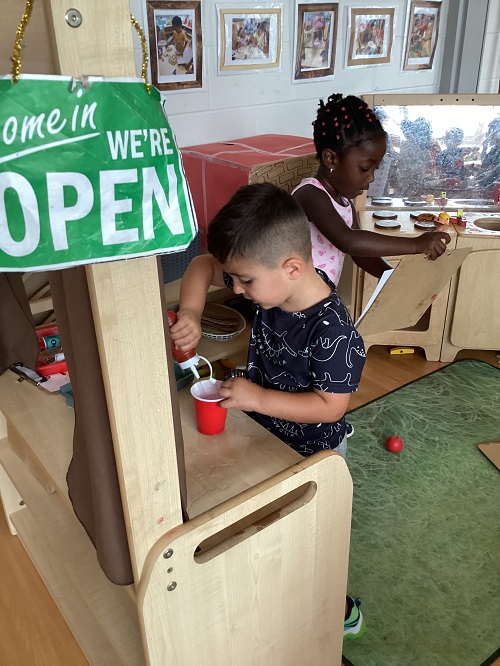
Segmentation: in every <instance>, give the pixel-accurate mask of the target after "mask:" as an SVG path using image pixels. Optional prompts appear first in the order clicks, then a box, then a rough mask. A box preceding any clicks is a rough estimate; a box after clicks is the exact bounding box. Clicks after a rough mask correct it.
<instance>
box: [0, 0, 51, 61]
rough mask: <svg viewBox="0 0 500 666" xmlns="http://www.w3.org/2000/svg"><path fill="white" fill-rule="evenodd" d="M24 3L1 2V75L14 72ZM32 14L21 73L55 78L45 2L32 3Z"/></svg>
mask: <svg viewBox="0 0 500 666" xmlns="http://www.w3.org/2000/svg"><path fill="white" fill-rule="evenodd" d="M25 4H26V3H25V2H24V1H20V0H2V24H1V26H2V27H1V34H2V38H1V39H0V71H1V72H2V74H11V72H12V62H11V57H12V46H13V45H14V39H15V36H16V30H17V26H18V25H19V21H20V20H21V16H22V15H23V12H24V7H25ZM32 5H33V12H32V15H31V20H30V22H29V25H28V27H27V28H26V32H25V38H24V40H23V49H22V51H21V73H22V74H25V73H30V74H53V73H54V71H55V58H54V53H53V51H52V49H51V44H50V39H49V28H48V25H47V19H46V14H45V6H44V3H43V2H36V1H35V2H33V3H32Z"/></svg>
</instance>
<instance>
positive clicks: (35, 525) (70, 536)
mask: <svg viewBox="0 0 500 666" xmlns="http://www.w3.org/2000/svg"><path fill="white" fill-rule="evenodd" d="M0 461H1V464H2V465H3V467H4V468H5V470H6V472H7V473H8V474H9V477H10V478H11V479H12V480H13V481H14V482H15V484H16V488H17V490H18V492H19V493H20V494H21V495H22V497H23V499H24V501H25V503H26V505H27V507H28V508H27V509H23V510H22V511H18V512H17V513H14V514H12V516H11V518H12V522H13V523H14V525H15V527H16V529H17V531H18V535H19V538H20V539H21V541H22V543H23V545H24V547H25V548H26V550H27V552H28V554H29V556H30V557H31V559H32V561H33V563H34V564H35V566H36V567H37V569H38V571H39V573H40V575H41V577H42V578H43V580H44V582H45V584H46V585H47V588H48V590H49V592H50V593H51V595H52V597H53V598H54V601H55V602H56V604H57V605H58V607H59V608H60V610H61V612H62V613H63V615H64V617H65V619H66V621H67V623H68V625H69V627H70V629H71V630H72V632H73V634H74V635H75V637H76V639H77V640H78V642H79V644H80V646H81V648H82V650H83V652H84V653H85V654H86V656H87V658H88V659H89V661H90V663H91V664H93V665H94V664H95V665H96V666H97V665H98V664H102V666H108V665H109V666H110V665H111V664H116V666H119V665H120V666H121V665H123V664H130V665H131V666H132V665H135V666H139V665H140V664H142V663H143V652H142V645H141V639H140V632H139V626H138V620H137V615H136V607H135V604H134V602H133V601H132V599H131V598H130V597H129V596H128V595H127V592H126V591H125V588H122V587H119V586H117V585H114V584H113V583H111V581H109V580H108V579H107V578H106V576H105V575H104V573H103V572H102V570H101V568H100V567H99V565H98V563H97V557H96V553H95V549H94V547H93V546H92V544H91V542H90V541H89V538H88V536H87V534H86V532H85V530H84V529H83V527H82V526H81V524H80V523H79V521H78V520H77V518H76V517H75V516H74V515H72V516H70V514H69V512H68V509H67V507H66V505H65V503H64V501H63V500H62V499H61V498H60V497H59V496H58V495H57V494H52V495H47V494H46V493H45V491H44V490H43V489H42V488H41V486H39V485H38V483H37V481H36V480H35V479H34V477H32V476H31V474H30V473H29V471H28V470H27V468H26V467H25V466H24V465H23V463H22V462H21V460H19V458H18V457H17V456H16V455H15V454H14V452H13V451H11V450H10V449H9V448H8V447H7V446H5V444H4V445H3V446H2V447H1V448H0Z"/></svg>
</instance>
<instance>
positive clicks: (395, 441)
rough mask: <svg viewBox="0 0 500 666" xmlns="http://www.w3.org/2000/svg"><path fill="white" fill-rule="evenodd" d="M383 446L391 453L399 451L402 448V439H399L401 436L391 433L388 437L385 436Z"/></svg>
mask: <svg viewBox="0 0 500 666" xmlns="http://www.w3.org/2000/svg"><path fill="white" fill-rule="evenodd" d="M385 448H386V449H387V450H388V451H390V452H391V453H399V451H401V450H402V448H403V440H402V439H401V437H397V436H396V435H391V436H390V437H388V438H387V441H386V443H385Z"/></svg>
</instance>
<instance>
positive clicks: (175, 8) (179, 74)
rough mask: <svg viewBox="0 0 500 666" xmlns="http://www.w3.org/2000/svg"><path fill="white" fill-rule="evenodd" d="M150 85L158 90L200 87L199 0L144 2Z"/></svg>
mask: <svg viewBox="0 0 500 666" xmlns="http://www.w3.org/2000/svg"><path fill="white" fill-rule="evenodd" d="M146 8H147V16H148V29H149V56H150V61H151V83H152V84H153V85H154V86H155V87H156V88H158V90H184V89H186V88H201V87H202V86H203V81H202V69H203V67H202V56H203V45H202V37H201V0H186V1H184V2H181V1H178V2H169V1H168V0H146Z"/></svg>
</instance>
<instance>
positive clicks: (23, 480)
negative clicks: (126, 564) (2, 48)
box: [0, 0, 352, 666]
mask: <svg viewBox="0 0 500 666" xmlns="http://www.w3.org/2000/svg"><path fill="white" fill-rule="evenodd" d="M75 8H76V9H77V10H78V12H79V13H80V14H81V17H82V21H81V24H80V25H79V27H77V28H75V27H71V26H70V24H69V23H68V21H67V20H66V19H65V15H66V12H67V10H68V6H67V5H66V4H65V3H63V2H61V0H51V1H50V2H46V3H45V15H44V16H45V20H46V21H47V24H48V25H49V28H50V33H51V34H52V35H53V47H54V54H55V60H56V62H57V63H58V68H59V72H58V73H60V74H65V75H71V76H74V77H79V76H82V75H86V74H99V75H104V76H107V77H130V76H132V77H135V76H136V71H135V64H134V51H133V44H132V31H133V28H132V26H131V23H130V19H129V5H128V2H126V0H117V2H115V3H113V7H112V10H110V8H109V4H107V3H102V2H98V0H81V1H80V2H79V3H78V5H77V6H76V7H75ZM32 29H35V28H34V26H33V28H32ZM27 34H29V32H28V33H27ZM85 270H86V277H87V282H88V286H89V292H90V297H91V304H92V313H93V319H94V326H95V330H96V335H97V339H98V347H99V356H100V363H101V368H102V376H103V380H104V386H105V392H106V401H107V406H108V412H109V419H110V423H111V431H112V437H113V446H114V452H115V458H116V465H117V471H118V477H119V481H120V491H121V498H122V505H123V513H124V516H125V522H126V528H127V540H128V546H129V551H130V557H131V562H132V569H133V577H134V584H133V585H131V586H128V587H127V586H126V587H121V586H118V585H115V584H113V583H111V582H110V581H109V580H108V578H106V576H105V575H104V573H103V572H102V570H101V568H100V566H99V564H98V561H97V557H96V553H95V550H94V547H93V545H92V544H91V542H90V540H89V538H88V537H87V534H86V532H85V530H84V529H83V527H82V525H81V524H80V522H79V521H78V519H77V518H76V516H75V514H74V513H73V509H72V505H71V502H70V500H69V496H68V488H67V483H66V472H67V469H68V464H69V462H70V459H71V456H72V437H73V428H74V413H73V411H72V410H71V409H70V408H69V407H68V406H67V405H66V404H65V402H64V399H63V398H62V396H58V395H49V394H48V393H46V392H44V391H43V390H41V389H40V388H38V387H35V386H32V385H30V384H28V383H27V382H22V383H19V382H18V381H17V377H16V375H14V374H13V373H11V372H10V371H8V370H7V371H5V372H4V373H3V375H1V376H0V462H1V465H0V491H1V498H2V502H3V505H4V508H5V511H6V514H7V516H8V519H9V522H10V526H11V530H12V532H13V533H17V535H18V537H19V539H20V540H21V542H22V543H23V545H24V547H25V549H26V551H27V552H28V554H29V555H30V557H31V559H32V560H33V562H34V564H35V566H36V567H37V569H38V571H39V573H40V575H41V576H42V578H43V580H44V582H45V583H46V585H47V587H48V589H49V591H50V592H51V594H52V596H53V597H54V599H55V601H56V603H57V605H58V606H59V608H60V610H61V612H62V613H63V615H64V616H65V618H66V620H67V622H68V625H69V626H70V628H71V630H72V631H73V633H74V635H75V637H76V638H77V640H78V642H79V644H80V646H81V647H82V650H83V652H84V653H85V655H86V657H87V659H88V661H89V663H90V664H92V665H98V664H102V665H103V666H111V665H112V664H117V665H118V664H127V665H128V664H130V665H140V664H145V663H148V664H156V665H158V666H166V665H171V666H189V665H190V664H197V663H198V662H199V661H200V659H201V660H203V661H204V663H206V664H208V665H209V666H216V665H217V666H219V665H225V664H227V665H228V666H229V665H232V664H238V665H240V666H244V665H245V664H248V665H250V664H252V665H262V666H264V665H266V666H267V665H268V664H275V665H276V666H278V665H279V664H281V665H282V666H293V665H294V664H297V665H298V664H303V663H307V662H310V663H314V664H318V665H319V664H340V663H341V651H342V638H343V618H344V601H345V593H346V583H347V566H348V554H349V535H350V516H351V499H352V482H351V478H350V475H349V472H348V470H347V467H346V464H345V462H344V460H343V459H342V458H341V457H340V456H339V455H337V454H335V453H332V452H324V453H321V454H316V455H315V456H312V457H311V458H309V459H307V460H304V459H302V458H301V456H299V455H298V454H296V453H295V452H294V451H292V450H291V449H290V448H289V447H287V446H286V445H285V444H283V443H282V442H280V441H279V440H277V439H276V438H274V437H273V436H271V435H270V434H269V433H268V432H267V431H265V430H263V429H262V428H261V427H260V426H258V425H256V424H255V423H254V422H253V421H251V419H249V418H248V417H246V416H245V415H243V414H241V413H237V414H230V416H229V417H228V423H227V428H226V431H225V433H223V434H222V435H219V436H217V437H216V438H209V437H206V436H203V435H199V434H198V433H197V431H196V428H195V425H194V417H193V407H192V404H191V400H190V396H189V394H188V393H186V391H181V392H179V394H178V403H176V401H175V400H171V398H170V391H169V387H170V385H171V383H172V382H173V384H174V386H175V378H174V377H173V373H172V372H171V370H169V368H172V365H171V363H170V364H169V362H168V359H167V353H168V352H167V347H166V345H165V332H164V316H163V314H164V313H163V308H164V306H165V300H166V299H165V293H164V290H163V285H162V284H161V282H160V280H159V279H158V265H157V260H156V258H154V257H152V258H140V259H134V260H130V261H115V262H111V263H101V264H94V265H88V266H87V267H86V269H85ZM55 315H56V319H57V308H56V312H55ZM223 348H224V345H222V348H221V350H220V351H219V355H222V354H224V353H231V349H228V348H226V349H225V350H224V349H223ZM213 358H214V356H212V359H213ZM179 413H180V417H181V423H182V431H183V438H184V450H185V459H186V476H187V511H188V515H189V520H187V521H185V520H183V515H182V510H181V503H180V487H179V476H178V473H177V457H176V446H175V435H174V419H175V417H176V415H178V414H179Z"/></svg>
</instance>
